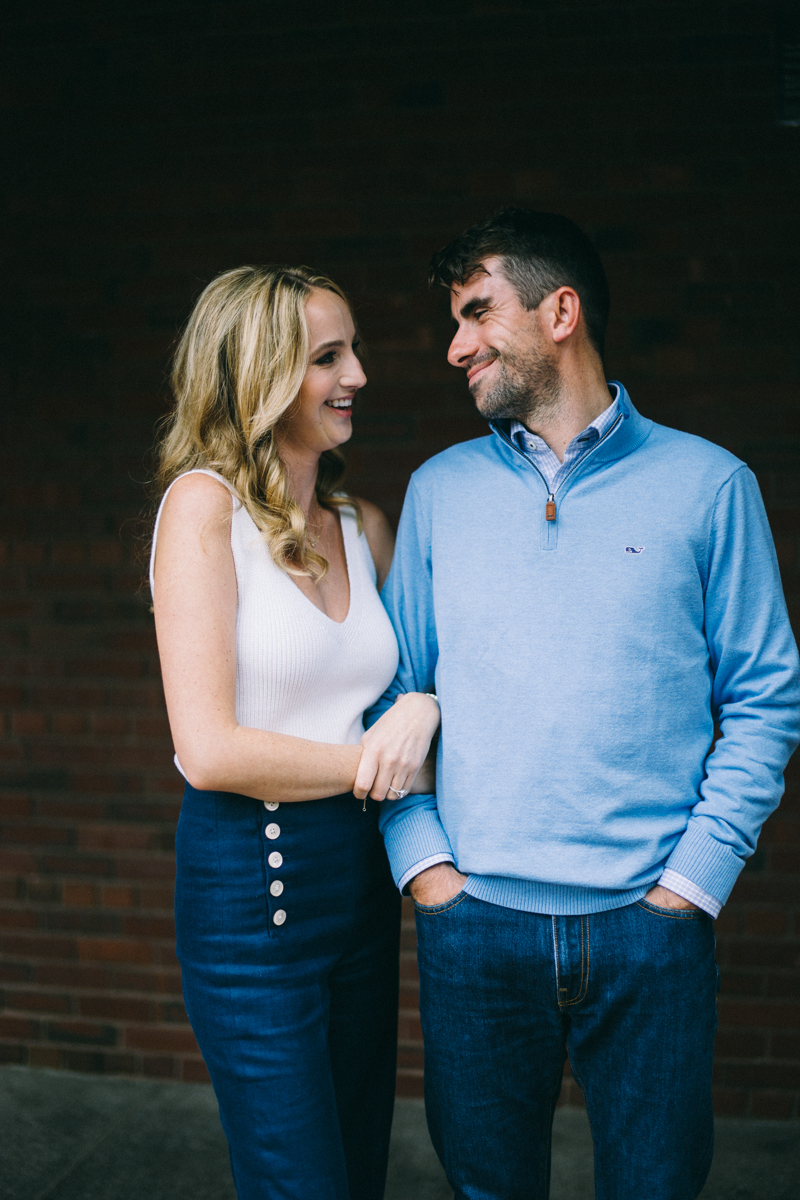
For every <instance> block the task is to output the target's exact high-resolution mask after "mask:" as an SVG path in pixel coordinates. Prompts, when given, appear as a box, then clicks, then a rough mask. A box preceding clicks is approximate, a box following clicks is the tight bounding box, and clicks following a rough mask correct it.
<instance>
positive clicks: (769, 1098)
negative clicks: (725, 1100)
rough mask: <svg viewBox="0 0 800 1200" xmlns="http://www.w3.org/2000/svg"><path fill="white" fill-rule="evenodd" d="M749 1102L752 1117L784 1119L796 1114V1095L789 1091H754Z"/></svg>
mask: <svg viewBox="0 0 800 1200" xmlns="http://www.w3.org/2000/svg"><path fill="white" fill-rule="evenodd" d="M751 1104H752V1107H751V1111H752V1114H753V1116H754V1117H760V1118H762V1119H766V1120H773V1121H774V1120H780V1121H786V1120H789V1119H790V1118H791V1117H796V1116H797V1097H796V1096H795V1095H792V1094H791V1093H786V1092H776V1091H766V1090H765V1091H756V1092H753V1099H752V1102H751Z"/></svg>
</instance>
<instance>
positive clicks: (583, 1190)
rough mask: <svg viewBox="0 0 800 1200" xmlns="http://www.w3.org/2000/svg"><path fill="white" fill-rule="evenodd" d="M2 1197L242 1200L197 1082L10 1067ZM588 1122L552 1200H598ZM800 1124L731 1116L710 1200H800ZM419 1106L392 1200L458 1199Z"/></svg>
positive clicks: (572, 1126) (558, 1174) (401, 1134)
mask: <svg viewBox="0 0 800 1200" xmlns="http://www.w3.org/2000/svg"><path fill="white" fill-rule="evenodd" d="M0 1128H1V1129H2V1131H3V1132H2V1138H1V1139H0V1198H2V1200H235V1193H234V1190H233V1185H232V1183H231V1178H230V1172H229V1170H228V1152H227V1146H226V1143H225V1137H224V1135H223V1133H222V1129H221V1128H220V1124H219V1117H218V1115H217V1106H216V1103H215V1100H214V1094H213V1092H212V1091H211V1089H210V1088H209V1087H204V1086H202V1085H197V1084H181V1083H157V1082H150V1081H143V1080H137V1079H104V1078H96V1077H94V1076H89V1075H75V1074H70V1073H68V1072H65V1071H47V1070H33V1069H28V1068H25V1067H3V1068H0ZM592 1196H593V1188H592V1151H591V1138H590V1136H589V1128H588V1124H587V1122H586V1117H585V1115H584V1114H583V1113H582V1112H580V1111H578V1110H576V1109H563V1108H562V1109H559V1111H558V1112H557V1114H556V1121H555V1129H554V1135H553V1184H552V1189H551V1200H592ZM798 1196H800V1123H799V1122H783V1121H739V1120H722V1121H718V1123H717V1154H716V1158H715V1161H714V1167H713V1169H712V1172H711V1178H710V1179H709V1182H708V1184H707V1186H706V1188H705V1189H704V1191H703V1195H702V1200H797V1198H798ZM451 1197H452V1192H451V1191H450V1189H449V1187H448V1186H447V1181H446V1180H445V1178H444V1175H443V1173H442V1169H441V1167H440V1166H439V1163H438V1161H437V1159H436V1155H435V1154H434V1152H433V1147H432V1146H431V1144H430V1140H429V1138H428V1133H427V1130H426V1128H425V1115H424V1111H423V1107H422V1101H420V1100H400V1101H398V1105H397V1115H396V1118H395V1126H394V1134H393V1144H392V1157H391V1164H390V1169H389V1182H388V1185H387V1189H386V1200H451Z"/></svg>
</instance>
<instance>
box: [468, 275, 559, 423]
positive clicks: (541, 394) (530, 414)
mask: <svg viewBox="0 0 800 1200" xmlns="http://www.w3.org/2000/svg"><path fill="white" fill-rule="evenodd" d="M482 267H483V270H482V271H479V272H478V273H477V274H475V275H473V276H472V277H471V278H470V279H468V280H467V281H466V282H465V283H464V284H463V285H462V286H461V287H453V288H451V291H450V308H451V311H452V314H453V319H454V321H455V322H456V324H457V326H458V330H457V332H456V335H455V337H454V338H453V340H452V342H451V343H450V350H449V352H448V355H447V361H448V362H449V363H450V364H451V365H452V366H454V367H463V368H464V369H465V370H466V372H467V382H468V384H469V390H470V392H471V393H472V398H473V400H474V401H475V404H476V405H477V408H478V412H479V413H480V414H481V416H484V417H486V418H487V419H492V418H496V417H513V418H516V419H517V420H520V421H524V422H526V423H527V422H528V421H529V420H530V419H531V418H534V417H535V416H536V415H537V414H538V415H540V414H542V413H543V412H545V411H552V409H553V408H554V407H555V406H556V405H557V404H558V398H559V395H560V377H559V371H558V363H557V360H556V356H555V352H554V350H555V348H554V346H553V344H552V341H550V343H549V344H548V339H547V337H546V332H545V329H544V326H543V322H542V320H541V316H540V311H539V309H538V308H537V309H526V308H524V307H523V305H522V304H521V303H520V300H519V297H518V295H517V292H516V290H515V288H514V286H513V284H511V283H509V281H508V280H507V279H506V277H505V275H504V274H503V272H502V260H501V259H500V258H496V257H495V258H487V259H485V260H484V262H483V263H482Z"/></svg>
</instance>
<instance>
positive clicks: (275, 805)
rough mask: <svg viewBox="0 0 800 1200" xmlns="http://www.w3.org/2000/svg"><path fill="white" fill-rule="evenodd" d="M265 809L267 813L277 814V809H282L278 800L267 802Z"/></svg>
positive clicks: (265, 802)
mask: <svg viewBox="0 0 800 1200" xmlns="http://www.w3.org/2000/svg"><path fill="white" fill-rule="evenodd" d="M264 808H265V809H266V810H267V812H275V810H276V809H278V808H280V804H279V803H278V801H277V800H265V801H264Z"/></svg>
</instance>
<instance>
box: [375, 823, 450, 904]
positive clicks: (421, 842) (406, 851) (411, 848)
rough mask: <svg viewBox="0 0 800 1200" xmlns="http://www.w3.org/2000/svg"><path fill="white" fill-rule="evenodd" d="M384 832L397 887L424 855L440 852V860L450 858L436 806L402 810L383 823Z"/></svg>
mask: <svg viewBox="0 0 800 1200" xmlns="http://www.w3.org/2000/svg"><path fill="white" fill-rule="evenodd" d="M383 836H384V838H385V840H386V853H387V854H388V855H389V863H390V865H391V868H392V876H393V878H394V881H395V883H396V884H397V886H398V887H400V885H401V883H404V882H405V881H406V880H407V878H408V873H409V871H411V870H412V868H413V867H415V866H416V865H417V863H421V862H423V861H424V860H425V859H430V858H435V857H436V856H437V855H441V856H442V857H441V858H440V859H439V861H440V862H444V861H445V860H446V859H450V861H451V862H452V861H453V851H452V850H451V848H450V842H449V841H448V838H447V834H446V833H445V831H444V829H443V828H442V823H441V821H440V820H439V814H438V813H437V811H436V809H435V808H428V807H419V808H412V809H410V810H408V811H407V812H404V813H401V814H400V815H399V816H397V817H396V818H395V819H394V820H393V821H391V822H390V823H389V824H388V825H387V826H386V827H385V829H384V833H383Z"/></svg>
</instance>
